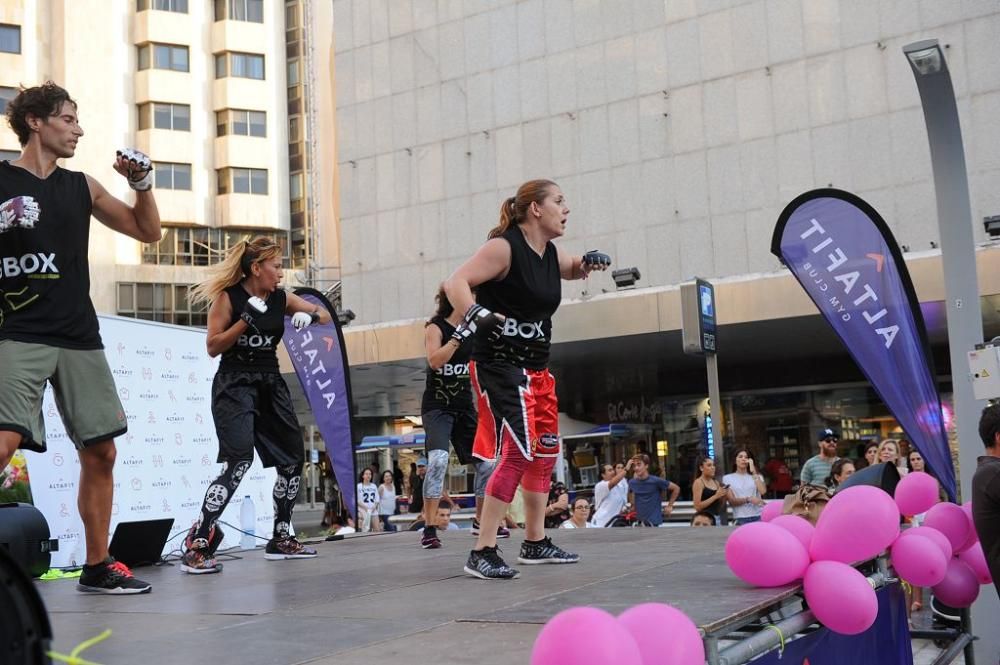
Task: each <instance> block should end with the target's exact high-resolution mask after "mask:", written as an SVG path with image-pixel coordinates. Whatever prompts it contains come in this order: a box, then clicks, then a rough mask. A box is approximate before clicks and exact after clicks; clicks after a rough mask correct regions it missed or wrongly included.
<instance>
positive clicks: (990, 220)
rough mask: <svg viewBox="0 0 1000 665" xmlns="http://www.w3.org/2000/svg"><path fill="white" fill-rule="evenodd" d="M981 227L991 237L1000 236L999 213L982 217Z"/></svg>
mask: <svg viewBox="0 0 1000 665" xmlns="http://www.w3.org/2000/svg"><path fill="white" fill-rule="evenodd" d="M983 227H984V228H985V229H986V233H988V234H989V236H990V237H991V238H996V237H1000V215H992V216H991V217H983Z"/></svg>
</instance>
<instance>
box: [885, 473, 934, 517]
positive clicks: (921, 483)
mask: <svg viewBox="0 0 1000 665" xmlns="http://www.w3.org/2000/svg"><path fill="white" fill-rule="evenodd" d="M895 499H896V505H897V506H899V512H900V513H902V514H903V515H919V514H920V513H925V512H927V511H928V510H930V508H931V506H933V505H934V504H935V503H937V502H938V481H937V479H936V478H935V477H934V476H932V475H931V474H929V473H924V472H923V471H912V472H910V473H908V474H906V475H905V476H903V479H902V480H900V481H899V485H897V486H896V495H895Z"/></svg>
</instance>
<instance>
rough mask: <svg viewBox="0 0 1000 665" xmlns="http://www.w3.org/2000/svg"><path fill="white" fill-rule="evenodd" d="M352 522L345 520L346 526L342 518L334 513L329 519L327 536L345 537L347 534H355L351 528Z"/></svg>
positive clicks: (355, 531) (352, 527) (354, 530)
mask: <svg viewBox="0 0 1000 665" xmlns="http://www.w3.org/2000/svg"><path fill="white" fill-rule="evenodd" d="M353 524H354V520H347V524H346V525H345V524H344V518H343V517H341V516H340V515H337V514H336V513H335V514H334V515H332V516H331V517H330V530H329V531H328V532H327V533H328V534H329V535H331V536H332V535H335V534H336V535H341V536H346V535H347V534H349V533H357V530H356V529H355V528H354V526H353Z"/></svg>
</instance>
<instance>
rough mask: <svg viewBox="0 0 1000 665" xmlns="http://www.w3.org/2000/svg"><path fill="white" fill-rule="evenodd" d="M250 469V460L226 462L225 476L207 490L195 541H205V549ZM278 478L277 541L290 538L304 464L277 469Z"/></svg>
mask: <svg viewBox="0 0 1000 665" xmlns="http://www.w3.org/2000/svg"><path fill="white" fill-rule="evenodd" d="M249 468H250V461H248V460H240V461H238V462H225V463H224V464H223V467H222V473H221V474H220V475H219V477H218V478H216V479H215V480H213V481H212V483H211V484H210V485H209V486H208V489H207V490H206V491H205V500H204V501H202V504H201V515H200V516H199V517H198V528H197V530H196V531H195V535H194V540H195V541H197V540H198V539H202V540H203V541H204V542H205V544H206V546H207V543H208V539H209V534H210V533H211V531H212V527H214V526H215V523H216V522H218V521H219V518H220V517H222V513H223V511H225V509H226V506H228V505H229V501H230V499H232V498H233V495H234V494H236V489H237V488H238V487H239V486H240V481H241V480H243V476H244V474H246V472H247V469H249ZM275 471H277V472H278V476H277V478H275V479H274V490H273V491H272V493H271V496H272V498H273V499H274V534H273V537H274V539H275V540H284V539H285V538H288V536H289V525H290V524H291V522H292V509H293V508H294V506H295V498H296V497H297V496H298V494H299V483H300V481H301V477H302V465H301V464H293V465H289V466H277V467H275Z"/></svg>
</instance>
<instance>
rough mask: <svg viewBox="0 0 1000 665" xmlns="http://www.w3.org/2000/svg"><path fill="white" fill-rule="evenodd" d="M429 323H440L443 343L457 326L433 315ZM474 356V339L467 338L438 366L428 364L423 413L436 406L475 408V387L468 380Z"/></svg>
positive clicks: (456, 408)
mask: <svg viewBox="0 0 1000 665" xmlns="http://www.w3.org/2000/svg"><path fill="white" fill-rule="evenodd" d="M428 325H432V326H437V327H438V328H439V329H440V330H441V340H442V342H443V343H444V344H447V343H448V340H449V339H451V334H452V333H453V332H455V328H454V327H453V326H452V325H451V324H450V323H448V322H447V321H446V320H445V319H444V318H442V317H440V316H435V317H434V318H432V319H431V322H430V323H429V324H428ZM471 357H472V341H471V340H468V339H467V340H465V342H464V343H463V344H462V346H460V347H458V349H457V350H456V351H455V353H454V354H453V355H452V356H451V359H450V360H449V361H448V362H446V363H445V364H444V365H442V366H441V367H440V368H439V369H431V368H430V366H428V367H427V381H426V383H425V385H424V397H423V400H422V401H421V404H420V411H421V413H427V412H428V411H433V410H435V409H447V410H449V411H474V410H475V409H474V408H473V406H472V388H471V387H470V384H469V359H470V358H471Z"/></svg>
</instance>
